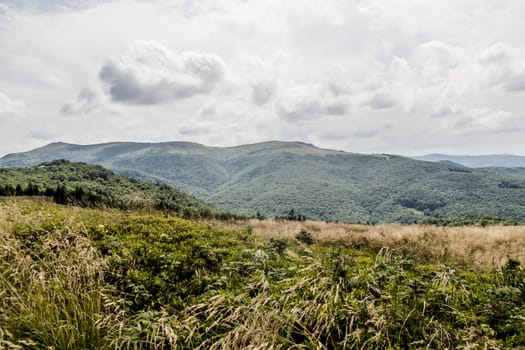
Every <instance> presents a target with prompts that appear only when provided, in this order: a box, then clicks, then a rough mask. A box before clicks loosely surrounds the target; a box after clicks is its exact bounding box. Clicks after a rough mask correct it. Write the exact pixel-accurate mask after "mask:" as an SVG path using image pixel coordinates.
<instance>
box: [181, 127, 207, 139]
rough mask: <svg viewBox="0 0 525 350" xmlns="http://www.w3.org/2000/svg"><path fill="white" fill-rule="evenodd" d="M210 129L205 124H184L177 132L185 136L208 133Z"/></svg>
mask: <svg viewBox="0 0 525 350" xmlns="http://www.w3.org/2000/svg"><path fill="white" fill-rule="evenodd" d="M210 132H211V129H210V128H209V127H206V126H199V125H184V126H182V127H181V128H180V129H179V133H180V134H181V135H185V136H198V135H204V134H209V133H210Z"/></svg>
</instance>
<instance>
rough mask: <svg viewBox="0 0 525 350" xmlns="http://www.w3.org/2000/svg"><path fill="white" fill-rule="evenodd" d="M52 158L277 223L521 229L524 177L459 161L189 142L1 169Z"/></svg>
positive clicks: (11, 161) (68, 152) (12, 162)
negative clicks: (295, 217) (444, 222)
mask: <svg viewBox="0 0 525 350" xmlns="http://www.w3.org/2000/svg"><path fill="white" fill-rule="evenodd" d="M57 158H58V159H68V160H70V161H80V162H87V163H95V164H100V165H102V166H104V167H106V168H108V169H111V170H113V171H115V172H117V173H119V174H122V175H126V176H130V177H134V178H138V179H145V180H150V181H154V182H161V183H166V184H169V185H172V186H175V187H177V188H180V189H181V190H183V191H185V192H187V193H190V194H192V195H194V196H196V197H198V198H201V199H204V200H206V201H208V202H210V203H212V204H214V205H217V206H219V207H222V208H224V209H228V210H233V211H236V212H243V213H246V214H255V213H257V212H259V213H260V214H263V215H266V216H270V217H273V216H283V215H286V214H287V213H288V212H289V211H291V210H292V209H293V210H294V213H297V214H300V215H304V216H306V217H307V218H310V219H318V220H338V221H346V222H370V223H381V222H403V223H405V222H406V223H408V222H414V221H418V220H422V219H425V218H433V217H441V218H443V217H459V216H467V215H483V216H493V217H501V218H504V219H508V220H514V221H520V222H525V177H523V178H520V177H519V173H520V172H519V170H516V171H514V172H508V173H505V174H500V173H499V172H498V171H497V170H495V169H496V168H494V169H492V168H491V169H472V168H468V167H465V166H463V165H459V164H461V162H460V161H459V160H458V159H439V160H440V161H441V162H438V163H432V162H428V161H420V160H415V159H411V158H407V157H402V156H396V155H388V154H358V153H349V152H343V151H336V150H329V149H322V148H318V147H316V146H314V145H312V144H307V143H303V142H281V141H268V142H263V143H256V144H250V145H241V146H233V147H208V146H204V145H201V144H197V143H191V142H162V143H139V142H110V143H103V144H94V145H74V144H67V143H52V144H49V145H47V146H44V147H40V148H37V149H34V150H32V151H29V152H23V153H14V154H9V155H6V156H5V157H3V158H1V159H0V167H27V166H33V165H36V164H39V163H42V162H49V161H52V160H54V159H57ZM443 161H444V162H443ZM452 162H454V163H452ZM455 163H457V164H455Z"/></svg>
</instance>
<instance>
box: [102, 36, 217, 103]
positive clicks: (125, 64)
mask: <svg viewBox="0 0 525 350" xmlns="http://www.w3.org/2000/svg"><path fill="white" fill-rule="evenodd" d="M223 75H224V63H223V61H222V59H221V58H220V57H219V56H218V55H216V54H211V53H195V52H183V53H175V52H172V51H170V50H169V49H167V48H165V47H163V46H161V45H159V44H156V43H151V42H141V43H138V44H137V45H136V46H135V48H134V50H133V51H132V52H130V53H127V54H125V55H123V56H121V57H119V58H116V59H111V60H109V61H108V62H107V63H106V64H104V66H103V67H102V69H101V70H100V74H99V77H100V79H101V80H102V81H103V82H104V83H105V84H106V85H107V86H108V88H109V89H108V93H109V95H110V97H111V99H112V100H113V101H116V102H122V103H126V104H136V105H148V104H157V103H162V102H168V101H173V100H180V99H184V98H189V97H191V96H194V95H199V94H206V93H209V92H211V91H212V90H213V88H214V87H215V86H216V85H217V83H218V82H220V81H221V80H222V78H223Z"/></svg>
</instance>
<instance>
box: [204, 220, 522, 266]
mask: <svg viewBox="0 0 525 350" xmlns="http://www.w3.org/2000/svg"><path fill="white" fill-rule="evenodd" d="M213 225H219V226H221V227H223V228H225V229H237V230H239V229H242V228H243V227H246V226H247V225H249V226H250V227H251V229H252V230H253V233H254V234H256V235H260V236H263V237H274V238H283V239H294V238H295V236H296V235H297V234H298V233H299V232H300V230H301V229H305V230H307V231H308V232H310V233H311V234H312V236H313V238H314V239H315V240H316V241H317V242H318V243H320V244H342V245H345V246H353V247H356V248H362V249H369V250H371V251H374V252H378V251H379V250H381V249H382V248H385V247H386V248H389V249H393V250H395V251H398V252H400V253H403V254H412V255H414V256H416V257H418V258H421V259H422V260H425V261H428V262H433V263H445V262H453V263H457V264H460V265H463V266H465V267H469V268H473V269H491V268H494V267H500V266H502V265H503V264H504V263H505V262H506V261H507V260H508V259H509V258H513V259H516V260H519V261H520V262H521V263H522V264H524V263H525V226H488V227H474V226H462V227H438V226H428V225H399V224H387V225H376V226H371V225H356V224H343V223H325V222H319V221H305V222H298V221H280V220H263V221H260V220H255V219H253V220H250V221H249V222H248V223H246V222H244V223H242V222H229V223H220V222H214V223H213Z"/></svg>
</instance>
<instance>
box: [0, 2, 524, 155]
mask: <svg viewBox="0 0 525 350" xmlns="http://www.w3.org/2000/svg"><path fill="white" fill-rule="evenodd" d="M524 18H525V1H523V0H505V1H501V0H439V1H436V0H362V1H359V0H355V1H353V0H300V1H294V0H286V1H283V0H224V1H220V0H215V1H214V0H179V1H178V0H166V1H164V0H150V1H133V0H122V1H120V0H116V1H89V0H74V1H66V0H53V1H50V0H48V1H30V0H8V1H6V0H0V155H3V154H6V153H11V152H18V151H24V150H28V149H31V148H34V147H38V146H41V145H44V144H47V143H50V142H54V141H64V142H70V143H81V144H89V143H99V142H108V141H117V140H126V141H181V140H184V141H193V142H199V143H203V144H206V145H211V146H231V145H238V144H245V143H254V142H259V141H266V140H298V141H304V142H309V143H313V144H315V145H317V146H320V147H324V148H335V149H342V150H347V151H353V152H363V153H374V152H380V153H396V154H405V155H416V154H425V153H433V152H443V153H453V154H466V153H468V154H487V153H490V154H494V153H514V154H525V35H524V33H525V21H524V20H523V19H524Z"/></svg>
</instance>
